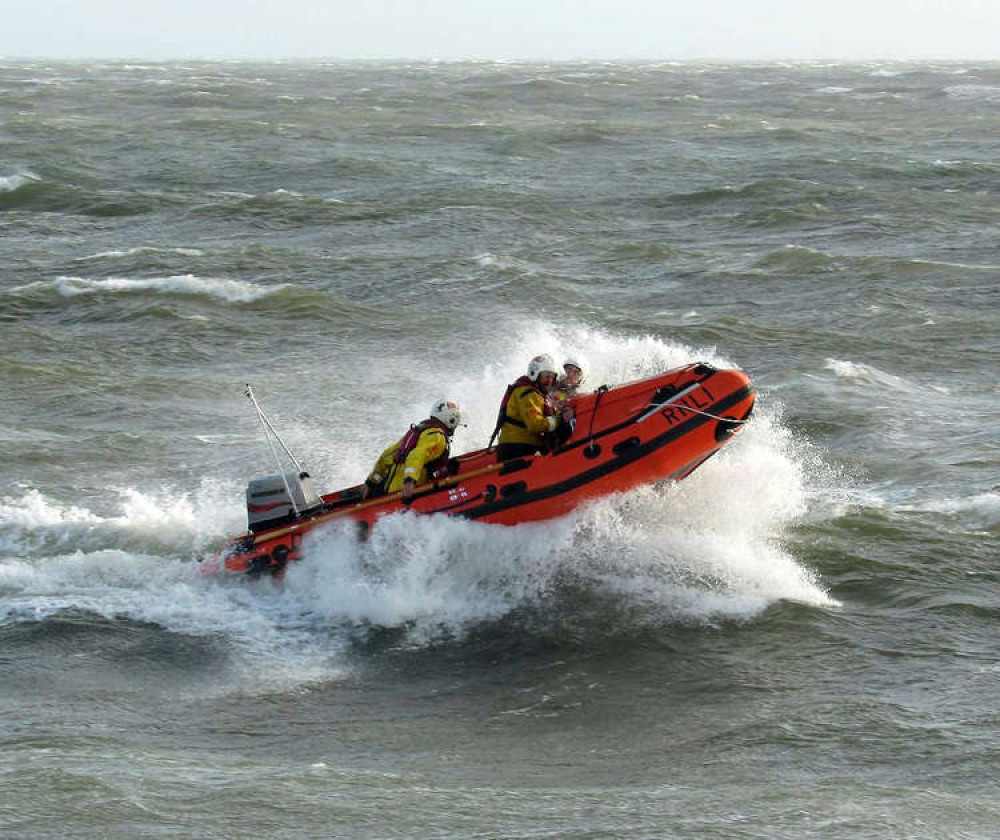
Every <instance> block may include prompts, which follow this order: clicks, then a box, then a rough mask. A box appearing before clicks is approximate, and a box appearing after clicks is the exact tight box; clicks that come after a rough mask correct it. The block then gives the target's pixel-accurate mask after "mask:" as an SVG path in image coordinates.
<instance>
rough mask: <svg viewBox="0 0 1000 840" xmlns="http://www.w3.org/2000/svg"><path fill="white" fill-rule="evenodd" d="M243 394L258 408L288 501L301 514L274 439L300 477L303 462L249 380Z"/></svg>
mask: <svg viewBox="0 0 1000 840" xmlns="http://www.w3.org/2000/svg"><path fill="white" fill-rule="evenodd" d="M243 394H244V395H245V396H246V398H247V399H248V400H250V402H252V403H253V407H254V408H255V409H256V410H257V417H258V418H259V419H260V424H261V427H262V428H263V430H264V440H266V441H267V446H268V448H269V449H270V450H271V455H272V456H274V463H275V464H277V466H278V475H280V476H281V483H282V484H284V485H285V492H286V493H287V494H288V501H289V502H291V504H292V510H294V511H295V515H296V516H300V515H301V511H299V507H298V505H296V504H295V496H293V495H292V488H291V487H289V486H288V478H287V476H286V475H285V470H284V468H283V467H282V466H281V458H280V456H279V455H278V450H277V449H275V448H274V441H275V440H276V441H278V443H279V444H280V445H281V448H282V449H283V450H284V451H285V454H286V455H287V456H288V458H289V460H290V461H291V462H292V463H293V464H295V469H296V471H297V472H298V474H299V477H300V478H302V476H303V474H304V473H305V470H303V469H302V464H300V463H299V461H298V459H297V458H296V457H295V456H294V455H293V454H292V451H291V450H290V449H289V448H288V447H287V446H285V442H284V441H283V440H282V439H281V435H279V434H278V432H277V430H276V429H275V428H274V426H272V425H271V421H270V420H268V419H267V415H266V414H264V409H262V408H261V407H260V403H258V402H257V397H256V396H254V392H253V388H252V387H250V383H249V382H248V383H247V387H246V389H245V390H244V391H243ZM272 437H273V439H272Z"/></svg>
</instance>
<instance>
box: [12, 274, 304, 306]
mask: <svg viewBox="0 0 1000 840" xmlns="http://www.w3.org/2000/svg"><path fill="white" fill-rule="evenodd" d="M43 288H51V289H54V290H55V291H56V292H57V293H58V294H60V295H62V296H63V297H77V296H80V295H95V294H136V293H142V292H152V293H154V294H162V295H203V296H207V297H213V298H218V299H219V300H222V301H226V302H227V303H252V302H253V301H255V300H260V299H261V298H263V297H267V296H268V295H273V294H275V293H277V292H279V291H280V290H281V289H284V288H286V286H285V285H284V284H281V285H276V286H259V285H257V284H255V283H249V282H247V281H245V280H229V279H226V278H218V277H197V276H195V275H193V274H179V275H175V276H172V277H149V278H130V277H108V278H105V279H104V280H91V279H87V278H84V277H57V278H56V279H55V280H51V281H39V282H37V283H29V284H28V285H26V286H19V287H17V288H15V289H12V291H13V292H25V291H31V290H34V289H43Z"/></svg>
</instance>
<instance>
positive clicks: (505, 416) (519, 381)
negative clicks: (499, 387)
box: [486, 376, 555, 449]
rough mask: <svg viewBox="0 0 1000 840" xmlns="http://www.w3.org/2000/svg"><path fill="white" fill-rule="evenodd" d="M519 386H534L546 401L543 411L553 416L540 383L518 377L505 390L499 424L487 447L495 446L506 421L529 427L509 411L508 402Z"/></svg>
mask: <svg viewBox="0 0 1000 840" xmlns="http://www.w3.org/2000/svg"><path fill="white" fill-rule="evenodd" d="M518 388H534V389H535V390H536V391H538V393H539V394H541V395H542V399H543V401H544V403H545V405H544V407H543V409H542V411H543V413H544V414H545V416H546V417H550V416H552V414H554V413H555V412H554V410H553V408H552V406H551V404H550V403H549V400H548V397H546V396H545V394H543V393H542V389H541V388H539V387H538V385H536V384H535V383H534V382H532V381H531V380H530V379H529V378H528V377H527V376H522V377H520V378H518V379H517V380H515V381H514V382H513V383H512V384H510V385H508V386H507V390H506V391H505V392H504V395H503V399H502V400H501V401H500V410H499V411H498V412H497V425H496V428H495V429H493V434H492V435H490V442H489V443H488V444H487V445H486V448H487V449H490V448H491V447H492V446H493V441H495V440H496V439H497V435H499V434H500V430H501V429H502V428H503V427H504V424H505V423H510V424H511V425H512V426H518V427H519V428H522V429H524V428H527V427H526V426H525V425H524V423H523V422H522V421H521V420H517V419H515V418H514V417H511V416H510V415H509V414H508V413H507V403H509V402H510V397H511V394H513V393H514V391H515V390H516V389H518Z"/></svg>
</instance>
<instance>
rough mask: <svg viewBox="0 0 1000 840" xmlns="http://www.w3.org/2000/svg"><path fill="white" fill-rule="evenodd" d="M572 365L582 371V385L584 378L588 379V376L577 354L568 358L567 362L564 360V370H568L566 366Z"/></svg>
mask: <svg viewBox="0 0 1000 840" xmlns="http://www.w3.org/2000/svg"><path fill="white" fill-rule="evenodd" d="M570 365H573V367H575V368H576V369H577V370H579V371H580V384H581V385H582V384H583V380H584V379H586V376H587V375H586V373H584V368H583V365H582V364H581V363H580V360H579V359H578V358H577V357H576V356H570V357H569V358H568V359H566V361H565V362H563V370H566V368H568V367H569V366H570Z"/></svg>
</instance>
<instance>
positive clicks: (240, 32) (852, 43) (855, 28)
mask: <svg viewBox="0 0 1000 840" xmlns="http://www.w3.org/2000/svg"><path fill="white" fill-rule="evenodd" d="M26 57H44V58H137V59H167V58H258V59H259V58H416V59H464V58H473V59H490V58H493V59H552V60H559V59H587V58H593V59H615V58H622V59H646V58H648V59H700V58H707V59H782V58H789V59H825V58H837V59H920V58H929V59H959V60H961V59H1000V0H128V1H127V2H126V0H0V58H26Z"/></svg>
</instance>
